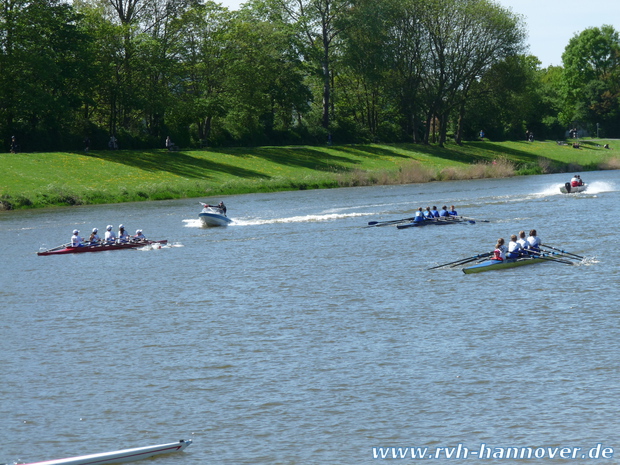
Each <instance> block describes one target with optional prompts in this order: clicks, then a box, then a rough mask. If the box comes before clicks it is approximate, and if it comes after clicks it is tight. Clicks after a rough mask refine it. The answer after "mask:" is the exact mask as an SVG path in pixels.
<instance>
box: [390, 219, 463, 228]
mask: <svg viewBox="0 0 620 465" xmlns="http://www.w3.org/2000/svg"><path fill="white" fill-rule="evenodd" d="M459 223H472V224H473V223H475V221H473V220H466V219H463V218H458V217H444V218H433V219H431V220H424V221H412V222H411V223H407V224H399V225H396V227H397V228H398V229H406V228H419V227H422V226H431V225H434V226H443V225H447V224H459Z"/></svg>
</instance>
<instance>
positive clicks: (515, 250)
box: [506, 233, 525, 258]
mask: <svg viewBox="0 0 620 465" xmlns="http://www.w3.org/2000/svg"><path fill="white" fill-rule="evenodd" d="M523 235H525V233H523ZM522 249H523V247H522V246H521V244H520V243H519V241H518V240H517V235H516V234H513V235H512V236H510V242H509V243H508V253H507V254H506V257H508V258H519V257H520V256H521V253H522V252H523V250H522Z"/></svg>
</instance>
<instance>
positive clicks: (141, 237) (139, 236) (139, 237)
mask: <svg viewBox="0 0 620 465" xmlns="http://www.w3.org/2000/svg"><path fill="white" fill-rule="evenodd" d="M133 240H134V241H145V240H146V237H145V236H144V234H142V230H141V229H138V230H137V231H136V235H135V236H133Z"/></svg>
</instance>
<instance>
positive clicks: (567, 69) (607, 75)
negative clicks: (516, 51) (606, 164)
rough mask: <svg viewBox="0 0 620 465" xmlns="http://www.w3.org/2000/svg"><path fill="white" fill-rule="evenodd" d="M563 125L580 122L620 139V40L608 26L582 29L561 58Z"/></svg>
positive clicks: (593, 129) (615, 32) (561, 116)
mask: <svg viewBox="0 0 620 465" xmlns="http://www.w3.org/2000/svg"><path fill="white" fill-rule="evenodd" d="M562 62H563V65H564V87H563V93H564V98H565V101H564V106H563V109H562V113H561V115H560V119H561V120H562V122H563V123H564V124H566V125H573V124H575V123H576V122H581V123H582V124H583V125H584V126H586V127H587V128H588V129H590V131H592V132H594V131H595V128H596V125H597V123H598V124H599V125H602V127H603V129H604V132H605V133H606V135H607V136H608V137H613V136H618V135H620V129H618V128H619V127H620V124H619V123H620V36H619V34H618V32H617V31H616V30H615V29H614V28H613V27H612V26H609V25H606V26H602V27H600V28H598V27H592V28H588V29H585V30H584V31H582V32H581V33H579V34H576V35H575V36H574V37H572V38H571V40H570V41H569V43H568V45H567V46H566V49H565V50H564V53H563V54H562Z"/></svg>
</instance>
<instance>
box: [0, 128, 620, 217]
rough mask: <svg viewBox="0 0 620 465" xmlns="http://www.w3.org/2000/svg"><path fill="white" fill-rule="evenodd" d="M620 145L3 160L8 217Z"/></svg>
mask: <svg viewBox="0 0 620 465" xmlns="http://www.w3.org/2000/svg"><path fill="white" fill-rule="evenodd" d="M610 141H611V140H606V139H601V140H581V141H580V143H581V148H580V149H579V150H575V149H573V148H572V146H569V145H560V143H559V142H556V141H544V142H543V141H540V142H533V143H532V142H525V141H522V142H514V141H507V142H490V141H486V140H485V141H474V142H467V143H464V144H463V145H462V146H458V145H456V144H446V146H445V147H438V146H426V145H416V144H383V145H382V144H366V145H343V146H329V147H311V146H287V147H252V148H227V149H211V150H180V151H179V152H172V153H171V152H168V151H165V150H151V151H93V152H89V153H67V152H61V153H23V154H21V153H18V154H0V163H1V164H2V166H3V168H4V169H3V172H2V173H0V211H12V210H22V209H36V208H48V207H54V208H55V207H65V206H76V205H101V204H113V203H125V202H138V201H154V200H171V199H181V198H209V197H218V196H223V195H238V194H247V193H259V192H282V191H295V190H309V189H329V188H340V187H359V186H372V185H396V184H416V183H427V182H437V181H439V182H441V181H453V180H465V179H483V178H505V177H512V176H520V175H535V174H551V173H562V172H566V173H569V172H580V171H593V170H608V169H620V158H619V157H618V156H616V152H615V151H614V150H613V147H612V148H611V149H604V148H603V145H604V144H606V143H610Z"/></svg>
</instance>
